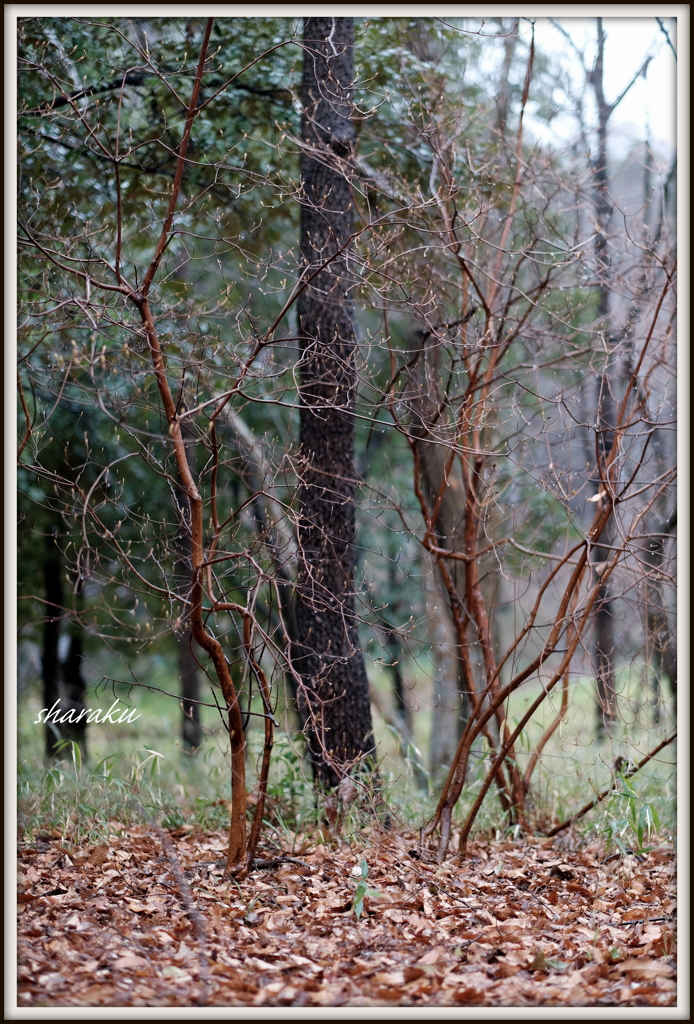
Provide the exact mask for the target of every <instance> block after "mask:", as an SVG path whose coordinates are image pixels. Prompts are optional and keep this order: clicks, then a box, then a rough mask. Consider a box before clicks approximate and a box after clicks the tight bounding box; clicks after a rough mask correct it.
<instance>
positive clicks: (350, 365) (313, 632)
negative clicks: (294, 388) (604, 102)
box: [292, 18, 374, 786]
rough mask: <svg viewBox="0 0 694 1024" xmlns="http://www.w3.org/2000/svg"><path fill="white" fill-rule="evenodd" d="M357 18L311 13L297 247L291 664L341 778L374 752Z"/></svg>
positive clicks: (319, 759)
mask: <svg viewBox="0 0 694 1024" xmlns="http://www.w3.org/2000/svg"><path fill="white" fill-rule="evenodd" d="M352 39H353V25H352V19H351V18H306V19H305V21H304V69H303V83H302V99H303V108H304V110H303V123H302V138H303V141H304V143H305V144H306V146H307V147H310V148H311V150H312V151H313V152H312V153H309V152H307V151H306V150H304V152H302V156H301V177H302V182H303V196H302V207H301V255H302V261H303V264H304V268H305V269H304V273H305V274H306V276H309V277H310V276H311V275H312V274H314V273H315V272H316V270H318V268H319V267H321V268H322V269H320V271H319V272H318V273H317V275H316V276H315V277H313V278H312V280H311V283H310V284H309V285H308V286H307V287H306V288H305V290H304V291H303V292H302V294H301V295H300V297H299V300H298V314H299V329H300V335H301V361H300V397H301V417H300V454H299V464H298V467H297V468H298V477H299V484H298V505H299V523H298V527H297V540H298V546H299V573H298V589H297V602H296V625H297V642H296V644H295V645H293V653H292V656H293V662H294V666H295V668H296V670H297V671H298V672H299V674H300V676H301V679H302V684H303V685H302V687H301V690H302V692H301V694H300V699H301V701H302V702H303V703H304V704H305V706H306V709H307V712H308V717H309V721H308V722H307V732H308V746H309V752H310V757H311V760H312V764H313V771H314V778H315V779H316V781H317V782H321V783H323V784H325V785H327V786H335V785H337V784H338V783H339V781H340V778H341V776H343V775H344V773H345V772H346V771H348V770H349V768H350V767H351V766H353V765H355V764H356V763H357V762H358V761H359V760H360V759H362V758H363V757H364V756H365V755H367V754H369V753H370V752H372V751H373V749H374V741H373V731H372V723H371V706H370V703H369V689H368V681H367V677H366V669H365V666H364V659H363V655H362V652H361V650H360V648H359V637H358V631H357V622H356V618H355V614H354V535H355V509H354V496H355V491H356V472H355V465H354V422H353V418H352V413H353V409H354V402H355V392H356V386H357V380H356V370H355V354H356V353H355V329H354V312H353V300H352V298H351V293H350V290H349V289H350V286H351V285H352V284H353V281H352V276H351V274H350V270H349V253H348V243H349V239H350V236H351V233H352V223H353V203H352V195H351V189H350V184H349V181H348V180H347V178H346V177H345V174H344V172H343V171H342V170H341V169H340V167H339V160H340V158H343V157H346V156H349V155H350V154H351V152H352V149H353V146H354V127H353V124H352V120H351V91H352V79H353V59H354V58H353V53H352Z"/></svg>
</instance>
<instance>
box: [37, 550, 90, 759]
mask: <svg viewBox="0 0 694 1024" xmlns="http://www.w3.org/2000/svg"><path fill="white" fill-rule="evenodd" d="M56 541H57V531H56V530H53V531H51V533H49V534H48V535H47V536H46V552H45V556H44V561H43V575H44V585H45V592H46V618H45V621H44V628H43V656H42V659H41V669H42V677H43V700H44V707H46V708H48V710H49V711H50V709H51V708H52V707H53V706H54V704H55V703H56V701H57V702H58V707H57V709H56V710H57V711H58V712H59V715H60V717H62V716H63V715H64V714H65V713H67V712H70V711H74V712H75V715H74V716H73V717H75V718H77V717H78V716H79V715H80V712H82V711H86V704H85V682H84V678H83V676H82V629H81V627H80V625H79V623H76V622H75V623H73V625H72V631H71V635H70V643H69V647H68V650H67V655H66V657H65V659H64V660H63V661H61V659H60V623H61V621H62V619H63V616H64V615H65V607H64V593H63V580H62V568H63V561H62V559H61V557H60V549H59V547H58V545H57V542H56ZM62 740H74V741H75V742H76V743H78V744H79V746H80V749H81V751H82V760H83V761H85V760H86V758H87V716H86V715H83V716H82V717H81V718H80V720H79V721H77V722H60V723H59V724H55V723H51V724H47V725H46V757H48V758H49V759H53V758H54V757H56V756H57V754H58V751H57V750H56V747H57V746H58V744H59V743H60V742H61V741H62Z"/></svg>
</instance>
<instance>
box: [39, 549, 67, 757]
mask: <svg viewBox="0 0 694 1024" xmlns="http://www.w3.org/2000/svg"><path fill="white" fill-rule="evenodd" d="M43 578H44V586H45V589H46V618H45V620H44V626H43V653H42V658H41V674H42V679H43V703H44V707H46V708H48V710H49V711H50V709H51V708H52V707H53V705H54V704H55V702H56V701H57V700H58V699H59V697H60V685H59V670H60V664H59V660H58V643H59V640H60V620H61V618H62V615H63V583H62V579H61V577H60V553H59V551H58V546H57V544H56V537H55V533H54V532H51V533H49V534H48V535H47V536H46V552H45V555H44V559H43ZM59 742H60V733H59V731H58V727H57V726H51V725H50V724H47V725H46V757H48V758H53V757H55V754H56V750H55V748H56V745H57V744H58V743H59Z"/></svg>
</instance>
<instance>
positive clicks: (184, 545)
mask: <svg viewBox="0 0 694 1024" xmlns="http://www.w3.org/2000/svg"><path fill="white" fill-rule="evenodd" d="M183 437H184V442H185V446H186V458H187V459H188V465H189V467H190V470H191V472H194V465H193V464H194V461H195V460H194V458H193V451H192V450H191V449H192V448H193V435H192V433H191V431H190V430H188V429H187V428H184V430H183ZM180 500H181V504H182V506H183V509H184V517H183V519H184V521H183V523H182V527H183V528H182V533H181V539H180V550H181V561H182V563H183V572H184V576H185V579H186V580H189V579H190V578H191V572H192V568H191V567H192V550H193V548H192V537H191V530H190V525H189V524H190V504H189V502H188V500H187V498H185V497H184V496H181V499H180ZM185 622H186V625H187V628H186V630H185V632H184V633H183V635H182V636H181V637H179V639H178V675H179V678H180V683H181V739H182V740H183V746H184V748H185V749H186V750H190V751H195V750H197V749H198V747H199V746H200V745H201V743H202V740H203V731H202V726H201V725H200V705H199V704H198V703H197V701H199V700H200V681H199V679H198V663H197V661H196V658H195V652H194V650H193V632H192V629H191V627H190V621H189V618H188V616H186V617H185Z"/></svg>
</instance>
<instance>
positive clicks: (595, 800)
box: [547, 732, 677, 839]
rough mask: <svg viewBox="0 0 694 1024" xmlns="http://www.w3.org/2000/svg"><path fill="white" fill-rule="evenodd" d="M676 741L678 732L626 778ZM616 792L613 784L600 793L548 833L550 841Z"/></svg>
mask: <svg viewBox="0 0 694 1024" xmlns="http://www.w3.org/2000/svg"><path fill="white" fill-rule="evenodd" d="M675 739H677V733H676V732H674V733H673V734H672V736H670V737H668V739H666V740H663V742H662V743H659V744H658V746H657V747H656V748H655V749H654V750H652V751H651V752H650V754H646V756H645V757H644V758H643V760H642V761H639V763H638V764H637V765H636V766H635V767H634V768H632V770H631V771H630V772H626V773H625V775H624V778H625V779H629V778H631V776H632V775H636V773H637V772H638V771H639V770H640V769H641V768H643V766H644V765H645V764H647V763H648V762H649V761H650V760H651V758H653V757H655V755H656V754H657V753H659V752H660V751H661V750H662V749H663V747H667V746H668V744H669V743H672V741H673V740H675ZM614 792H615V788H614V784H613V785H611V786H610V787H609V788H608V789H604V790H603V791H602V793H598V795H597V796H596V797H593V799H592V800H591V801H590V803H587V804H586V805H585V806H584V807H582V808H581V809H580V811H578V812H577V813H576V814H573V815H572V816H571V817H570V818H567V819H566V821H563V822H562V823H561V825H555V827H554V828H551V829H550V830H549V832H547V838H548V839H549V838H550V837H551V836H556V835H557V834H558V833H559V832H563V831H564V829H565V828H568V827H569V825H573V823H574V822H575V821H578V819H579V818H582V817H583V815H584V814H587V813H588V811H590V810H592V809H593V807H596V806H597V805H598V804H599V803H601V801H603V800H604V799H605V797H606V796H609V795H610V794H611V793H614Z"/></svg>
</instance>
